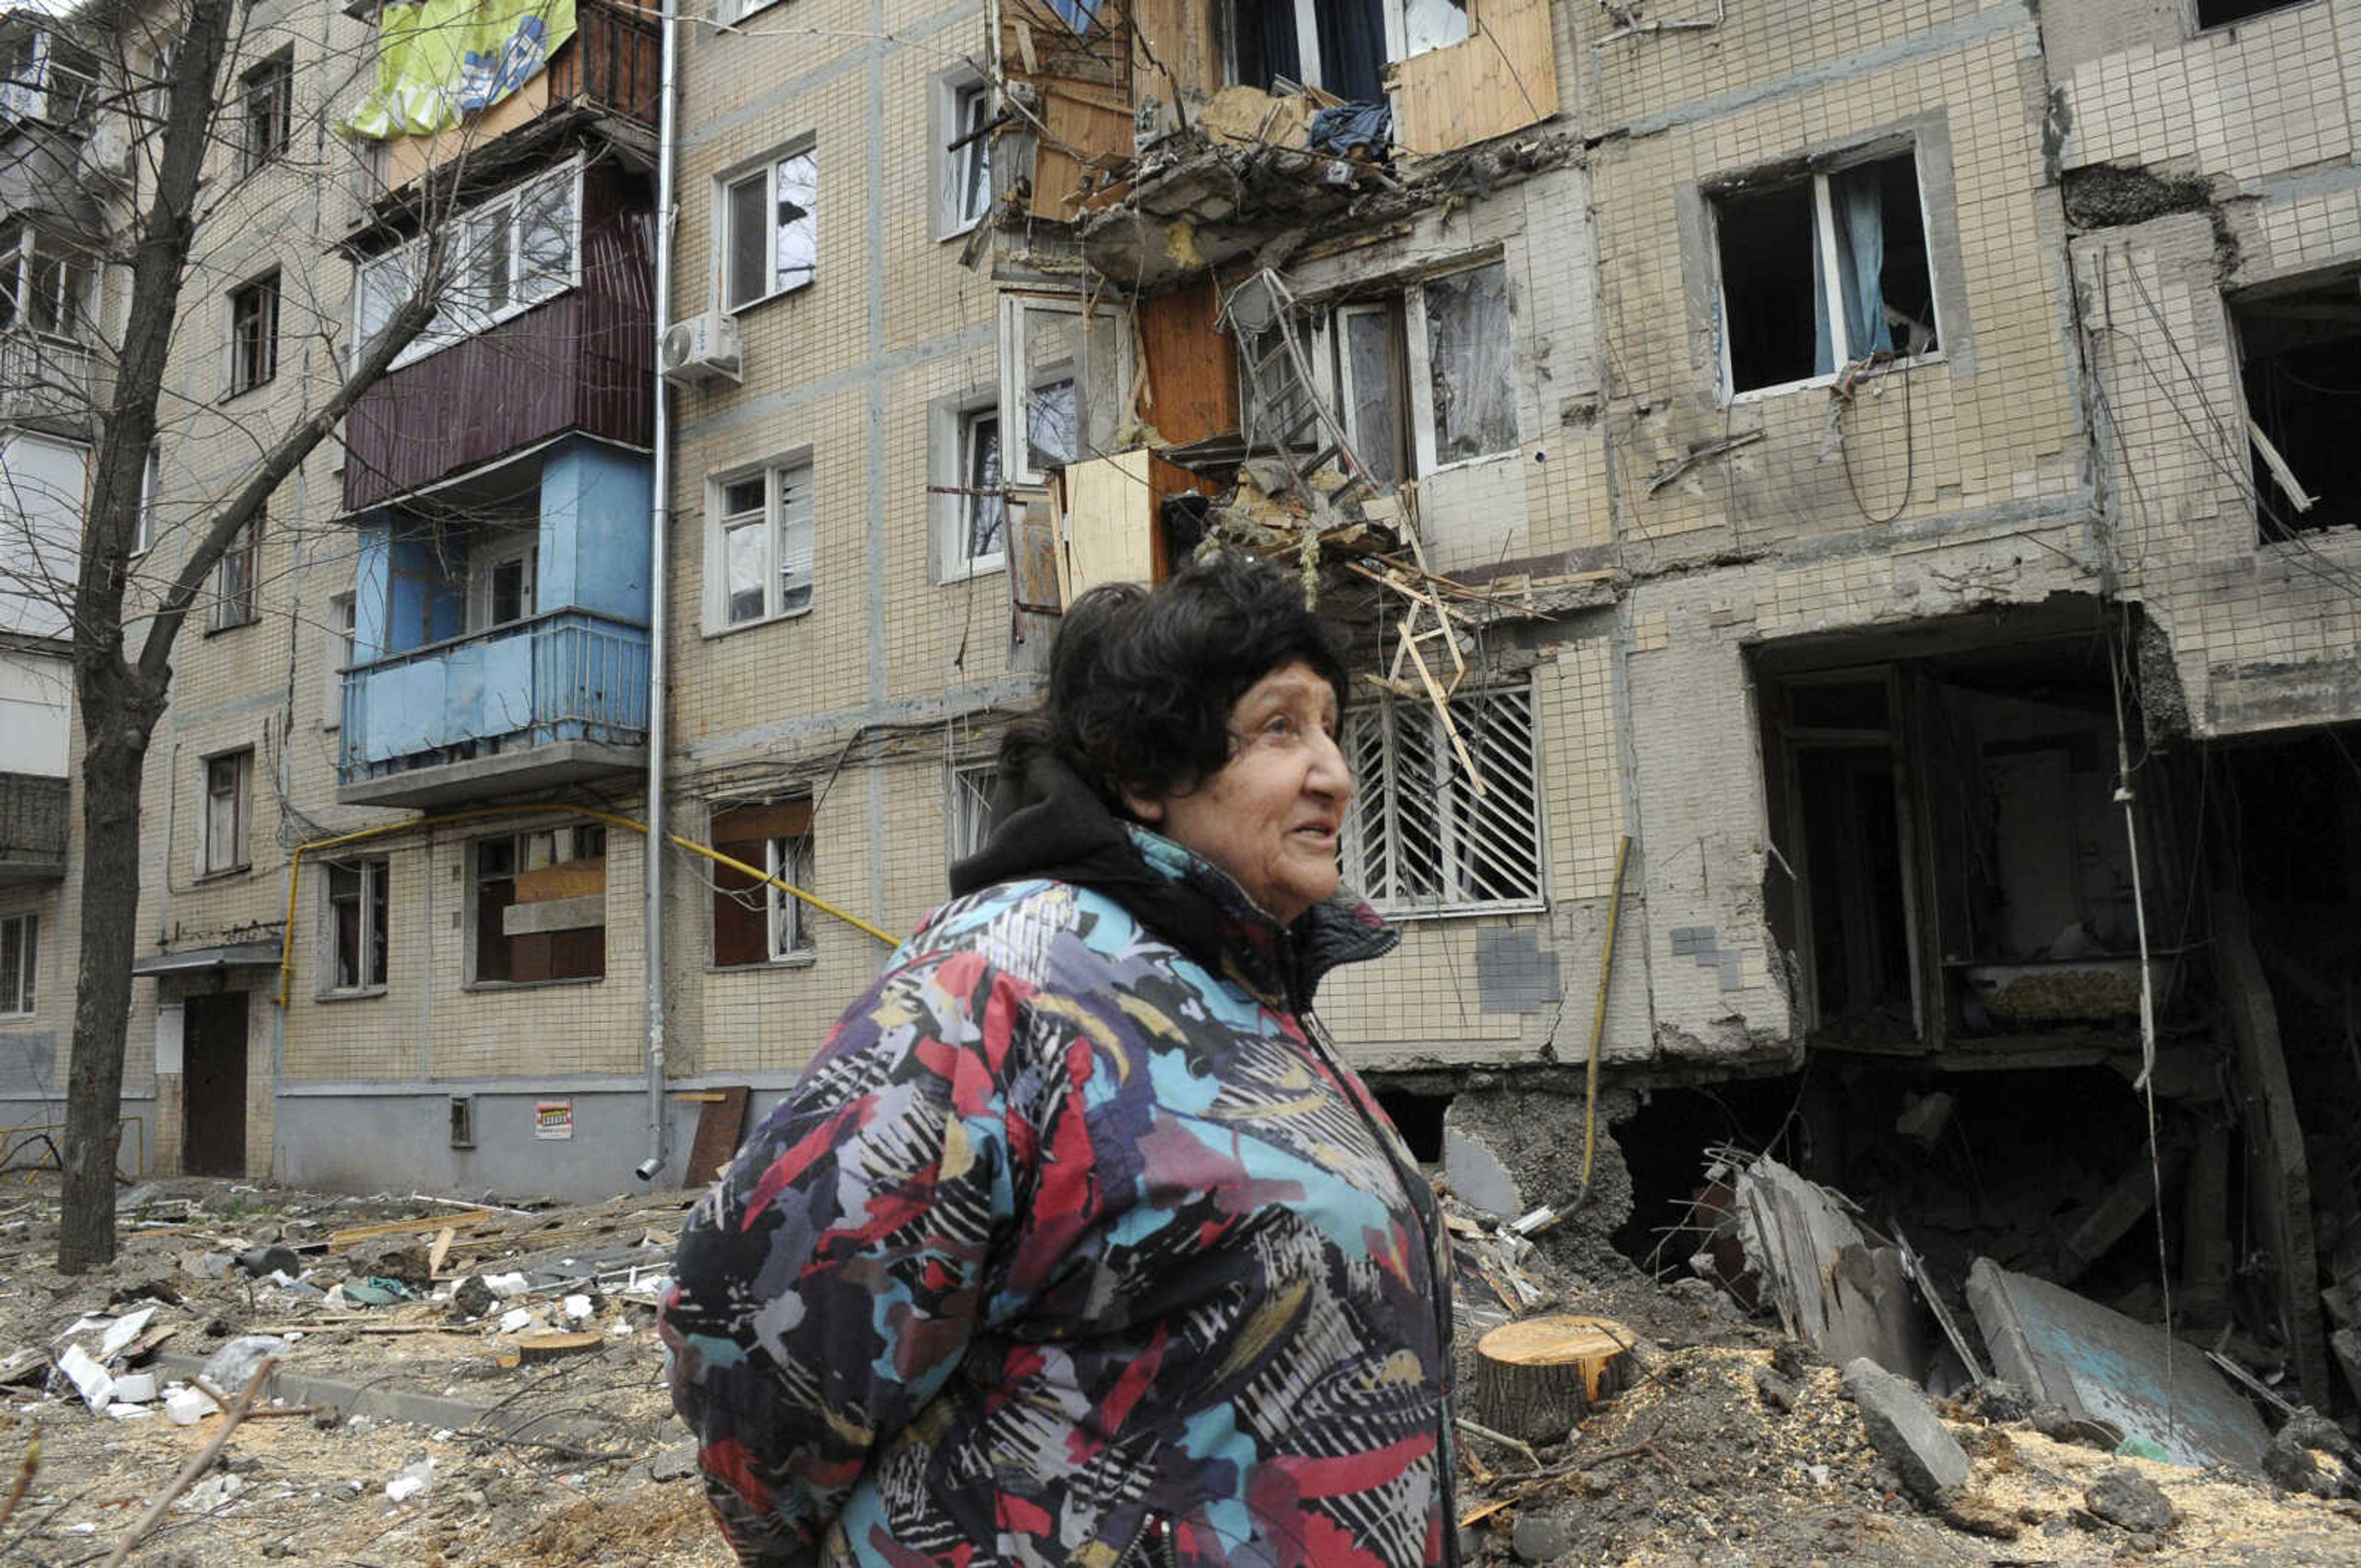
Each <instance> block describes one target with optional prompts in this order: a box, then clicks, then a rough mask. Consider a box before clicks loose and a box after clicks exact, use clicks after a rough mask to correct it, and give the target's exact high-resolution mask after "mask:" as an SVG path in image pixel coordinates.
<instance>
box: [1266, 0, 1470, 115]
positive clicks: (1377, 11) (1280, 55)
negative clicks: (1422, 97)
mask: <svg viewBox="0 0 2361 1568" xmlns="http://www.w3.org/2000/svg"><path fill="white" fill-rule="evenodd" d="M1229 30H1230V74H1231V77H1232V79H1233V80H1234V81H1236V82H1244V83H1246V85H1248V86H1253V87H1259V88H1262V89H1263V90H1264V91H1265V92H1269V91H1271V90H1273V88H1274V86H1275V85H1276V84H1277V83H1279V82H1302V83H1304V84H1305V85H1307V86H1312V87H1317V88H1319V89H1321V90H1322V91H1323V92H1327V93H1334V94H1335V95H1336V96H1337V97H1339V98H1342V99H1344V100H1345V102H1346V103H1348V104H1375V103H1379V102H1382V101H1383V100H1384V98H1385V96H1386V89H1385V71H1386V66H1387V63H1388V62H1389V61H1391V60H1407V59H1409V58H1410V57H1411V56H1412V55H1416V54H1423V53H1425V52H1426V51H1427V50H1429V49H1442V48H1444V47H1445V46H1447V45H1450V44H1455V43H1458V42H1461V41H1462V40H1464V39H1465V38H1466V37H1467V36H1468V23H1467V7H1466V4H1465V0H1235V3H1234V5H1232V7H1231V11H1230V16H1229Z"/></svg>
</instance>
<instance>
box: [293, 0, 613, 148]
mask: <svg viewBox="0 0 2361 1568" xmlns="http://www.w3.org/2000/svg"><path fill="white" fill-rule="evenodd" d="M573 36H574V0H421V3H420V4H417V5H388V6H387V7H385V9H384V11H383V13H382V15H381V16H380V19H379V23H378V59H377V88H376V90H375V91H374V92H372V93H370V94H369V95H368V99H367V100H366V101H365V102H363V103H362V104H360V105H359V106H358V107H357V108H356V109H354V110H353V112H352V113H351V114H349V115H346V116H345V118H344V121H343V122H342V124H340V125H339V126H338V127H337V128H338V129H339V130H341V131H343V132H344V133H345V134H346V136H351V137H363V138H365V139H367V140H369V141H385V140H388V139H389V138H390V137H399V136H428V135H432V134H433V133H434V132H436V131H447V130H451V129H453V128H454V127H456V126H459V125H461V124H462V123H464V122H465V120H466V119H467V116H468V115H472V114H476V113H478V112H479V111H481V110H484V109H488V108H489V107H491V106H492V105H493V104H497V103H499V102H500V100H501V99H503V98H505V97H507V96H508V95H509V94H510V93H513V92H515V91H516V90H517V89H518V88H519V87H522V85H524V84H525V83H526V82H530V81H532V80H533V77H534V76H536V75H538V74H539V73H540V72H541V71H544V70H545V69H547V67H548V65H549V60H550V57H551V56H552V55H554V54H555V53H556V52H557V51H558V49H559V48H560V47H561V46H563V45H564V44H565V42H566V39H568V38H572V37H573Z"/></svg>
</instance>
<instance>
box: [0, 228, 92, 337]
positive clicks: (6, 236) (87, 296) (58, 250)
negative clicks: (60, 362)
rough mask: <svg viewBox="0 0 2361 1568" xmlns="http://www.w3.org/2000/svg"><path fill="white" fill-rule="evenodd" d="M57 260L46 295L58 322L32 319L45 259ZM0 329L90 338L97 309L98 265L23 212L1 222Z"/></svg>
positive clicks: (50, 309) (44, 335) (39, 334)
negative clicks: (53, 289) (0, 311)
mask: <svg viewBox="0 0 2361 1568" xmlns="http://www.w3.org/2000/svg"><path fill="white" fill-rule="evenodd" d="M45 260H46V261H50V262H54V263H56V270H55V271H54V272H52V273H51V274H50V276H52V277H53V278H54V279H56V280H57V290H56V292H55V293H54V294H52V295H51V296H50V297H49V305H48V309H49V313H50V315H51V316H52V317H53V319H54V322H55V323H56V324H53V325H49V326H41V325H38V324H37V323H35V321H34V320H33V314H34V312H33V306H34V294H33V286H34V283H35V281H36V280H37V278H38V274H39V272H40V264H41V263H42V262H43V261H45ZM0 296H5V297H0V307H5V315H0V332H12V331H14V332H29V333H32V334H35V335H37V336H40V337H46V338H49V339H50V340H52V341H54V342H59V343H87V342H89V341H90V334H91V328H92V325H93V316H94V315H95V314H96V313H97V299H98V269H97V268H96V267H95V266H94V265H93V263H92V262H91V260H90V258H88V257H87V256H84V255H82V253H81V252H79V251H77V250H75V249H74V248H73V247H71V246H69V245H66V244H64V243H63V242H62V241H60V240H59V238H58V237H57V236H55V235H49V234H44V233H43V232H42V231H41V229H40V227H39V225H36V224H33V223H31V222H29V221H27V220H25V219H23V218H17V219H13V220H10V221H7V222H0Z"/></svg>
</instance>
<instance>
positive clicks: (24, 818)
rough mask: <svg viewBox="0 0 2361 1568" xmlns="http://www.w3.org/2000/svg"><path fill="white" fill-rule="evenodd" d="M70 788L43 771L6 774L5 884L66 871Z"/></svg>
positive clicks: (1, 812) (0, 859)
mask: <svg viewBox="0 0 2361 1568" xmlns="http://www.w3.org/2000/svg"><path fill="white" fill-rule="evenodd" d="M68 797H69V786H68V785H67V783H66V781H65V780H63V779H61V778H49V777H46V776H44V775H41V774H38V773H0V887H18V886H22V885H24V884H25V883H37V882H57V881H60V879H62V878H63V877H64V876H65V874H66V829H67V815H66V814H67V810H68V806H67V802H68Z"/></svg>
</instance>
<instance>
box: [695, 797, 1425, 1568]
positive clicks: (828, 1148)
mask: <svg viewBox="0 0 2361 1568" xmlns="http://www.w3.org/2000/svg"><path fill="white" fill-rule="evenodd" d="M1130 833H1131V843H1132V845H1133V846H1134V848H1133V850H1132V852H1134V853H1136V854H1137V856H1138V857H1139V862H1140V863H1142V864H1144V865H1145V866H1146V867H1148V869H1149V870H1150V872H1151V873H1152V876H1154V877H1158V878H1163V879H1168V880H1169V881H1170V883H1172V884H1173V886H1174V891H1176V892H1178V893H1180V894H1184V895H1187V896H1191V897H1202V898H1203V899H1205V900H1208V901H1210V902H1211V905H1212V906H1213V908H1214V909H1216V910H1217V911H1218V912H1219V913H1220V915H1221V916H1222V925H1221V927H1219V928H1222V929H1225V930H1227V932H1228V933H1229V938H1230V939H1229V941H1228V942H1227V943H1226V946H1225V950H1224V952H1223V953H1222V954H1220V955H1219V957H1218V959H1217V960H1216V961H1217V962H1218V966H1219V969H1218V972H1216V970H1214V969H1213V968H1209V967H1207V964H1206V963H1204V962H1201V961H1200V960H1199V959H1198V958H1196V957H1191V956H1190V955H1189V954H1188V953H1186V952H1184V951H1183V950H1181V949H1180V948H1176V947H1175V946H1173V945H1172V944H1171V943H1170V942H1168V941H1167V940H1164V939H1162V938H1159V936H1158V935H1157V934H1156V933H1155V932H1154V931H1151V930H1150V929H1148V928H1147V927H1144V926H1143V925H1142V923H1141V922H1140V921H1139V920H1138V919H1137V918H1135V916H1133V915H1132V914H1131V913H1129V912H1128V911H1127V909H1126V905H1125V904H1122V903H1118V902H1116V900H1115V898H1112V897H1110V896H1108V895H1107V894H1104V893H1101V892H1094V891H1092V890H1090V889H1087V888H1082V887H1078V886H1075V885H1072V884H1071V883H1062V882H1057V881H1051V880H1046V879H1035V880H1032V881H1025V882H1015V883H1001V884H1000V885H997V886H993V887H989V888H987V889H985V890H984V891H983V892H980V893H976V894H972V895H970V896H968V897H965V898H961V899H957V900H954V901H953V902H952V903H950V904H948V905H944V906H943V907H942V908H940V909H939V910H937V911H936V912H935V914H934V915H933V916H929V918H928V921H927V923H926V924H925V925H924V926H923V927H921V928H920V929H919V931H918V932H917V934H916V935H915V936H913V937H912V938H910V939H909V940H908V941H907V942H906V943H904V944H903V946H902V948H900V950H899V951H898V952H896V953H895V957H894V959H892V961H891V962H890V963H889V965H888V967H887V970H886V972H885V974H884V978H883V979H881V980H880V981H878V982H877V983H876V984H875V985H874V986H873V987H872V988H871V989H870V991H869V992H867V994H865V995H864V996H862V998H861V1000H860V1001H859V1002H857V1003H855V1004H854V1005H853V1006H852V1008H851V1010H850V1011H849V1012H848V1013H847V1014H845V1015H844V1017H843V1019H842V1020H841V1021H840V1023H839V1024H838V1025H837V1028H836V1031H835V1033H834V1035H833V1036H831V1037H830V1039H829V1042H828V1043H827V1045H826V1047H824V1049H823V1050H822V1052H821V1054H820V1056H819V1058H818V1059H817V1060H816V1061H815V1062H814V1063H813V1064H812V1066H811V1068H810V1069H809V1070H808V1071H807V1073H806V1074H805V1076H804V1079H803V1080H802V1082H801V1083H799V1084H798V1085H797V1086H796V1089H795V1090H794V1091H792V1092H791V1093H790V1094H789V1095H788V1096H787V1098H786V1099H785V1101H783V1102H781V1104H780V1105H779V1106H778V1108H777V1109H776V1110H775V1111H774V1112H773V1113H772V1114H771V1115H770V1117H769V1118H768V1119H767V1120H766V1121H765V1122H764V1123H763V1125H762V1127H761V1128H760V1130H759V1131H757V1132H756V1134H755V1135H754V1136H753V1137H752V1140H751V1141H750V1142H749V1144H748V1146H747V1147H746V1148H745V1150H744V1151H743V1152H742V1153H741V1155H740V1156H739V1157H738V1160H737V1162H736V1163H735V1164H734V1165H733V1166H732V1167H731V1168H730V1170H729V1171H728V1172H727V1173H726V1174H725V1175H724V1177H723V1179H722V1180H721V1182H720V1183H719V1186H717V1187H716V1188H715V1189H714V1190H713V1191H712V1192H710V1193H709V1194H708V1195H707V1196H706V1198H705V1199H704V1200H703V1201H700V1202H699V1203H698V1204H697V1209H696V1211H695V1212H694V1214H693V1215H692V1217H691V1219H690V1222H689V1224H688V1226H687V1228H686V1232H685V1233H684V1234H683V1236H682V1238H681V1244H680V1251H679V1256H678V1260H677V1265H676V1270H675V1277H676V1284H675V1288H674V1289H673V1292H672V1293H671V1295H670V1297H669V1298H668V1299H667V1301H666V1303H665V1306H664V1315H663V1332H664V1338H665V1341H666V1343H667V1344H668V1345H669V1346H670V1349H671V1352H672V1373H671V1376H672V1381H673V1397H674V1400H675V1404H676V1405H677V1406H678V1408H679V1409H680V1411H681V1413H682V1414H683V1416H684V1417H686V1419H687V1420H688V1422H689V1423H690V1425H691V1426H693V1427H694V1428H695V1429H696V1430H697V1432H698V1433H699V1434H700V1436H701V1438H702V1451H701V1452H702V1460H703V1464H704V1468H705V1472H706V1484H707V1490H708V1495H709V1497H711V1500H712V1503H713V1507H714V1509H715V1511H716V1513H717V1514H718V1515H719V1519H720V1521H721V1524H722V1527H723V1529H724V1530H726V1531H727V1532H728V1534H729V1536H730V1541H731V1542H732V1544H733V1545H734V1546H735V1547H736V1549H737V1551H738V1553H739V1556H740V1558H741V1561H743V1562H745V1563H764V1564H774V1563H777V1564H788V1563H796V1564H800V1563H829V1564H842V1563H858V1564H862V1565H876V1568H889V1565H890V1568H983V1565H986V1564H1001V1563H1011V1564H1017V1563H1021V1564H1073V1565H1076V1568H1115V1565H1117V1564H1129V1563H1158V1564H1164V1563H1174V1564H1189V1565H1193V1568H1212V1565H1214V1564H1241V1565H1243V1564H1256V1565H1263V1564H1269V1565H1282V1564H1285V1565H1292V1564H1304V1565H1314V1564H1316V1565H1317V1568H1362V1565H1367V1568H1427V1565H1431V1564H1438V1563H1446V1562H1449V1561H1452V1560H1454V1559H1455V1556H1456V1552H1455V1550H1454V1548H1455V1545H1456V1542H1455V1540H1454V1531H1453V1528H1452V1521H1451V1515H1450V1509H1449V1473H1450V1464H1451V1459H1450V1448H1449V1433H1448V1425H1447V1418H1446V1415H1445V1401H1444V1385H1445V1382H1446V1380H1447V1377H1448V1372H1449V1349H1448V1347H1449V1341H1450V1330H1449V1310H1448V1305H1447V1300H1446V1299H1445V1297H1444V1289H1445V1288H1446V1286H1445V1285H1444V1284H1443V1283H1440V1282H1442V1281H1447V1280H1448V1277H1449V1275H1448V1272H1447V1268H1445V1267H1444V1266H1440V1265H1439V1264H1438V1254H1437V1251H1436V1248H1437V1245H1438V1241H1439V1238H1440V1236H1441V1226H1440V1224H1439V1222H1438V1219H1437V1216H1436V1214H1435V1212H1434V1207H1433V1195H1432V1194H1431V1193H1430V1192H1429V1191H1428V1190H1427V1189H1426V1186H1425V1183H1424V1182H1423V1180H1422V1179H1420V1178H1419V1176H1418V1175H1417V1173H1416V1170H1415V1168H1414V1167H1413V1166H1411V1164H1410V1162H1409V1157H1408V1156H1407V1155H1406V1154H1405V1153H1404V1151H1403V1150H1402V1147H1401V1146H1400V1140H1399V1138H1398V1137H1397V1136H1396V1135H1395V1134H1394V1132H1393V1129H1392V1127H1391V1125H1390V1124H1389V1123H1388V1122H1387V1121H1386V1120H1385V1117H1384V1115H1383V1113H1381V1112H1380V1111H1379V1110H1378V1107H1377V1105H1376V1102H1374V1101H1373V1100H1372V1099H1371V1098H1370V1096H1369V1093H1368V1091H1367V1089H1366V1088H1365V1087H1364V1086H1363V1085H1362V1083H1361V1082H1360V1080H1358V1079H1357V1078H1356V1077H1355V1076H1354V1075H1353V1074H1352V1073H1351V1072H1350V1071H1349V1070H1348V1069H1345V1068H1344V1067H1343V1066H1341V1065H1340V1064H1339V1063H1338V1062H1337V1061H1336V1059H1335V1058H1334V1056H1333V1054H1332V1053H1331V1052H1330V1050H1329V1048H1328V1047H1327V1046H1326V1044H1325V1042H1324V1040H1323V1039H1321V1038H1319V1037H1316V1036H1315V1035H1314V1034H1312V1033H1309V1032H1307V1030H1306V1027H1305V1024H1304V1021H1303V1020H1304V1019H1305V1018H1306V1017H1308V998H1309V995H1310V992H1311V987H1312V984H1313V983H1315V982H1316V981H1317V980H1318V979H1319V977H1320V975H1322V974H1323V973H1324V972H1326V971H1327V970H1329V969H1331V968H1333V967H1334V966H1335V965H1336V964H1339V963H1345V962H1351V961H1356V960H1358V959H1369V958H1375V957H1377V956H1378V955H1379V954H1382V953H1384V952H1386V951H1388V950H1389V949H1390V948H1392V946H1393V944H1394V941H1395V937H1394V934H1393V933H1392V931H1390V930H1389V928H1387V927H1385V926H1384V925H1383V924H1382V923H1380V922H1379V921H1378V917H1377V916H1375V915H1374V914H1373V913H1371V912H1370V911H1369V910H1368V909H1367V906H1366V905H1356V904H1355V903H1353V902H1352V901H1350V900H1348V899H1343V898H1340V899H1338V900H1334V901H1332V902H1331V903H1330V904H1328V905H1322V906H1320V907H1318V908H1315V909H1313V910H1312V911H1311V912H1310V913H1309V914H1307V915H1306V916H1304V918H1303V919H1301V920H1300V921H1298V922H1297V923H1296V925H1295V926H1294V927H1291V928H1289V929H1287V930H1281V929H1280V928H1279V927H1277V926H1276V925H1275V924H1273V923H1272V922H1271V921H1270V920H1269V919H1268V916H1263V915H1261V914H1260V912H1259V911H1258V910H1257V909H1256V908H1255V906H1254V905H1252V904H1251V903H1249V902H1248V901H1247V900H1246V897H1245V895H1244V894H1242V893H1241V892H1240V891H1239V890H1238V888H1237V886H1236V884H1235V883H1233V882H1231V881H1230V880H1229V879H1228V878H1227V877H1226V876H1224V875H1223V874H1222V873H1221V872H1218V871H1216V870H1214V869H1213V867H1212V866H1210V865H1208V864H1207V863H1206V862H1204V861H1201V860H1199V859H1197V858H1196V857H1194V856H1192V855H1191V854H1189V853H1188V852H1187V851H1186V850H1181V849H1180V847H1179V846H1177V845H1174V844H1173V843H1171V842H1170V841H1169V840H1167V839H1161V838H1159V837H1157V836H1156V835H1154V834H1151V833H1148V832H1147V831H1145V830H1143V829H1138V828H1133V829H1130ZM1131 902H1135V903H1137V902H1139V901H1137V900H1132V901H1131ZM1208 956H1210V955H1208ZM1314 1027H1315V1029H1316V1025H1315V1026H1314Z"/></svg>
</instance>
